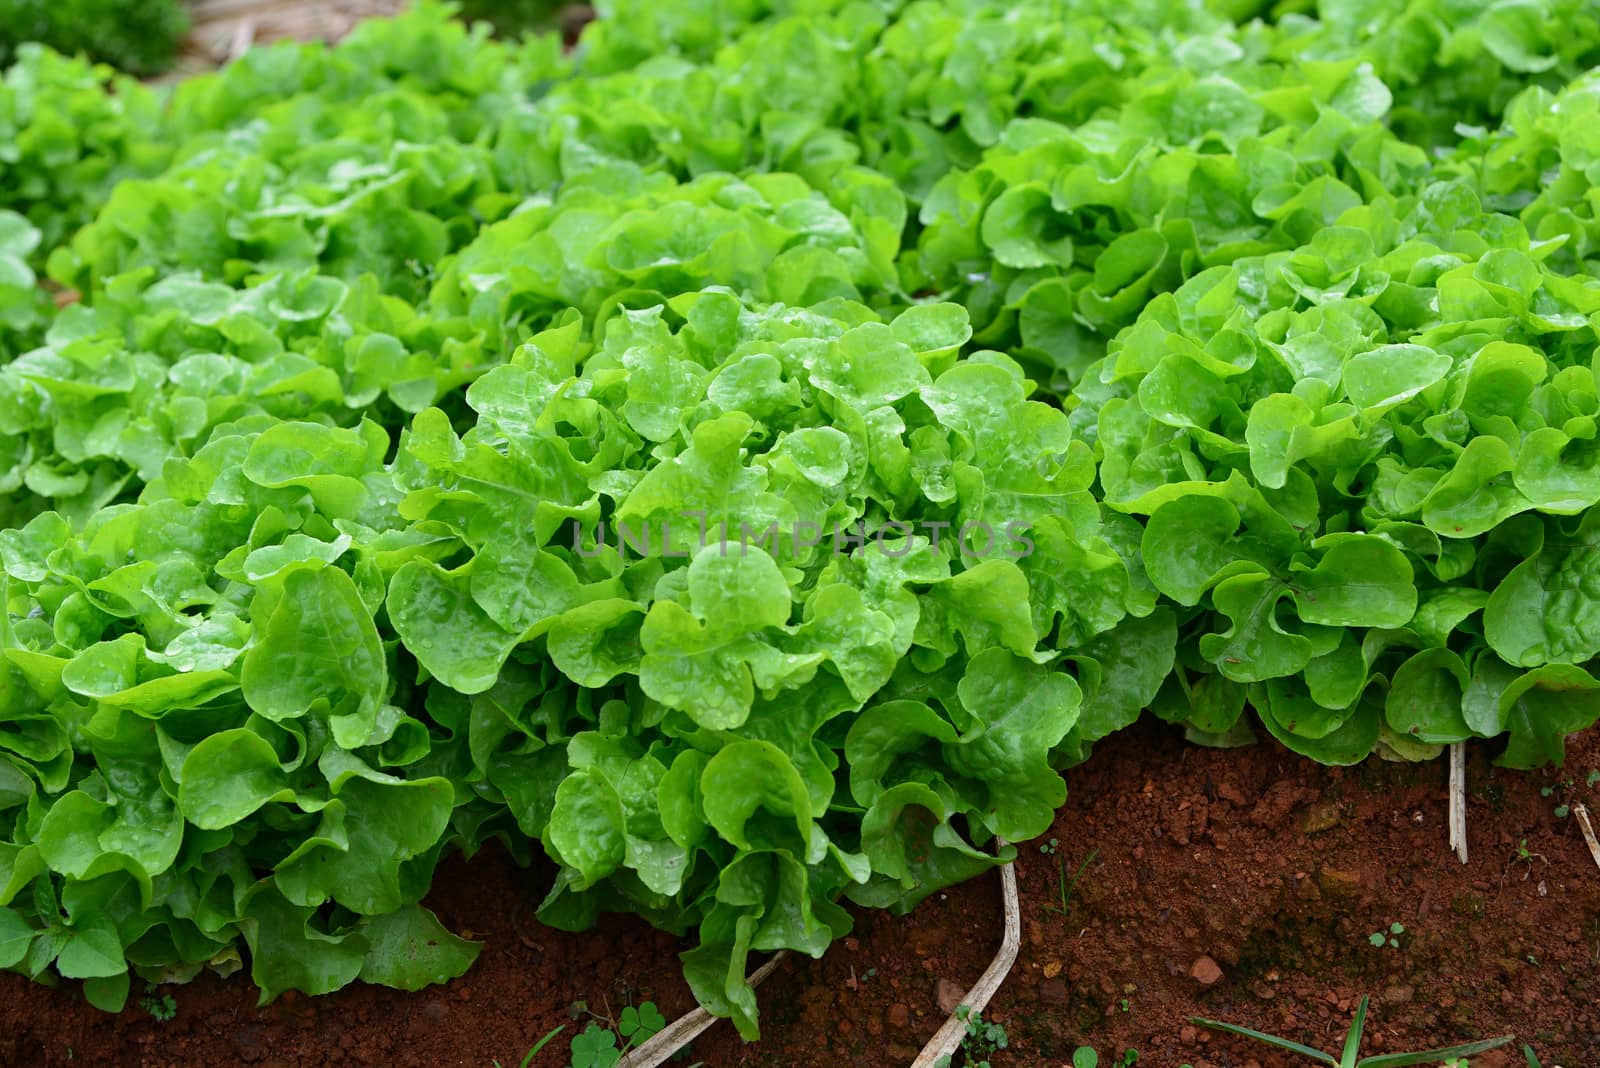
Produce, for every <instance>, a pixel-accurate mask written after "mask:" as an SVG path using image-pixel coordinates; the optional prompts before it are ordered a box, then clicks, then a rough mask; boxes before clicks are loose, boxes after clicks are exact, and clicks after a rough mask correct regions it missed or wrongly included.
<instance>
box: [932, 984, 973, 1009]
mask: <svg viewBox="0 0 1600 1068" xmlns="http://www.w3.org/2000/svg"><path fill="white" fill-rule="evenodd" d="M934 996H935V997H936V998H937V1000H938V1002H939V1011H940V1012H942V1013H944V1014H945V1015H946V1016H948V1015H949V1014H951V1013H952V1012H955V1011H956V1006H957V1005H960V1004H961V999H962V998H964V997H966V996H967V988H966V987H964V986H960V985H958V984H956V983H952V982H951V981H950V980H948V979H940V980H939V985H938V986H937V987H936V988H935V990H934Z"/></svg>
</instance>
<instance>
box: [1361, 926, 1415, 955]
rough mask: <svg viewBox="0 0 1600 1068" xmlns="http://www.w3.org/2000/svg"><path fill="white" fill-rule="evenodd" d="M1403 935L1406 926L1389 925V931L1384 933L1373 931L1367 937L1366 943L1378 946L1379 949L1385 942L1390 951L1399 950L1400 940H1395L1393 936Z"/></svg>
mask: <svg viewBox="0 0 1600 1068" xmlns="http://www.w3.org/2000/svg"><path fill="white" fill-rule="evenodd" d="M1405 933H1406V925H1405V924H1403V923H1391V924H1390V925H1389V930H1388V931H1387V932H1384V931H1373V932H1372V933H1371V934H1369V935H1367V941H1368V942H1371V943H1372V944H1373V945H1375V946H1379V947H1381V946H1383V944H1384V943H1386V942H1387V943H1388V944H1389V947H1390V948H1391V949H1399V948H1400V939H1398V938H1396V937H1395V936H1396V935H1403V934H1405Z"/></svg>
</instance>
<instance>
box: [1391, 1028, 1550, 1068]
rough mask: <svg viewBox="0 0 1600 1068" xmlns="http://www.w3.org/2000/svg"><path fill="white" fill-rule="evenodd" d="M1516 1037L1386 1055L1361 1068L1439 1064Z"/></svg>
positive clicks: (1499, 1045)
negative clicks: (1419, 1051)
mask: <svg viewBox="0 0 1600 1068" xmlns="http://www.w3.org/2000/svg"><path fill="white" fill-rule="evenodd" d="M1515 1037H1516V1036H1515V1035H1501V1036H1500V1037H1499V1038H1486V1039H1484V1040H1483V1041H1481V1042H1468V1043H1466V1044H1465V1045H1461V1046H1448V1047H1446V1048H1445V1049H1430V1050H1424V1051H1423V1052H1421V1053H1386V1054H1384V1055H1383V1056H1381V1057H1368V1058H1367V1059H1366V1060H1364V1061H1362V1062H1361V1066H1360V1068H1400V1066H1401V1065H1406V1064H1439V1063H1441V1062H1443V1061H1447V1060H1449V1059H1450V1058H1451V1057H1471V1056H1475V1055H1476V1054H1479V1053H1484V1052H1486V1051H1488V1050H1491V1049H1498V1048H1499V1047H1501V1046H1504V1045H1505V1044H1506V1043H1508V1042H1510V1041H1511V1040H1512V1039H1513V1038H1515ZM1535 1063H1537V1062H1535Z"/></svg>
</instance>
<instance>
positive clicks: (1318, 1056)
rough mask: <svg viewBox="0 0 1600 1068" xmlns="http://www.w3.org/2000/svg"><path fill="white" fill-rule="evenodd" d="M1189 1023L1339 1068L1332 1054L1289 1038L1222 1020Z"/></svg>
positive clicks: (1192, 1019)
mask: <svg viewBox="0 0 1600 1068" xmlns="http://www.w3.org/2000/svg"><path fill="white" fill-rule="evenodd" d="M1189 1022H1190V1023H1192V1024H1199V1025H1200V1026H1201V1027H1209V1028H1211V1029H1212V1030H1215V1031H1226V1032H1228V1033H1229V1034H1231V1035H1239V1036H1240V1037H1242V1038H1253V1039H1255V1040H1256V1041H1257V1042H1265V1043H1267V1044H1268V1045H1269V1046H1277V1047H1278V1048H1279V1049H1286V1050H1288V1051H1289V1052H1290V1053H1298V1054H1300V1055H1301V1056H1303V1057H1310V1058H1311V1059H1312V1060H1314V1061H1316V1062H1317V1063H1318V1064H1327V1065H1331V1066H1332V1068H1339V1062H1338V1061H1336V1060H1334V1059H1333V1055H1332V1054H1328V1053H1324V1052H1322V1051H1321V1050H1320V1049H1312V1048H1311V1047H1310V1046H1302V1045H1301V1044H1300V1043H1298V1042H1291V1041H1289V1040H1288V1039H1287V1038H1279V1037H1278V1036H1277V1035H1269V1034H1264V1033H1263V1032H1261V1031H1252V1030H1251V1029H1250V1028H1248V1027H1240V1026H1239V1025H1238V1024H1231V1023H1223V1022H1222V1021H1221V1020H1207V1019H1204V1018H1203V1017H1200V1016H1191V1017H1189Z"/></svg>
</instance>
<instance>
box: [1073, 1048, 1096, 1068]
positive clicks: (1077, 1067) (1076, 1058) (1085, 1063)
mask: <svg viewBox="0 0 1600 1068" xmlns="http://www.w3.org/2000/svg"><path fill="white" fill-rule="evenodd" d="M1072 1068H1100V1054H1098V1053H1096V1052H1095V1051H1094V1050H1092V1049H1090V1048H1089V1047H1088V1046H1079V1047H1078V1048H1077V1049H1075V1050H1073V1051H1072Z"/></svg>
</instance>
